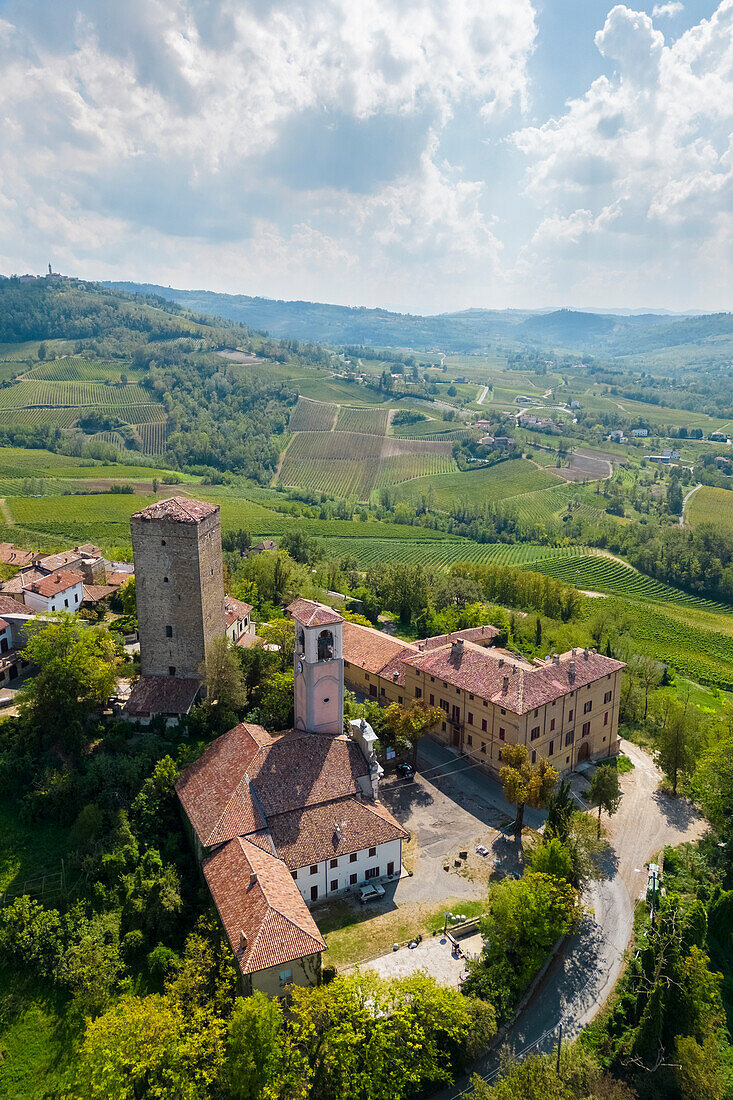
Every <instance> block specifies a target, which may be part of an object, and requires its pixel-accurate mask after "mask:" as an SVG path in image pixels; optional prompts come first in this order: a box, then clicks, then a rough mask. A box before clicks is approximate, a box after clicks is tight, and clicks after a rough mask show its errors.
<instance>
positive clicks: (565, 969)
mask: <svg viewBox="0 0 733 1100" xmlns="http://www.w3.org/2000/svg"><path fill="white" fill-rule="evenodd" d="M621 745H622V750H623V752H625V753H626V755H627V756H629V757H630V758H631V760H632V761H633V762H634V770H633V771H632V772H629V773H627V774H626V775H625V776H623V777H622V779H621V786H622V790H623V798H622V800H621V806H620V808H619V811H618V813H617V814H616V816H615V817H613V818H611V819H610V821H608V820H607V821H606V822H605V824H606V827H607V832H608V835H609V840H610V841H611V844H612V853H611V859H610V861H609V865H608V877H607V878H606V879H604V880H603V881H601V882H597V883H593V884H592V886H591V888H590V889H589V890H588V891H587V892H586V894H585V896H584V898H583V901H584V903H585V905H586V906H587V907H588V908H589V909H591V910H592V913H591V914H590V915H589V916H588V917H586V918H585V919H584V920H583V921H582V923H581V925H580V927H579V928H578V930H577V932H576V933H575V934H574V935H573V936H572V937H571V939H570V940H569V942H568V944H567V946H566V948H565V950H564V951H563V952H562V953H561V954H560V955H559V956H558V957H557V958H556V959H555V961H554V963H553V964H552V966H551V967H550V969H549V970H548V972H547V974H546V975H545V977H544V979H543V981H542V983H541V984H540V986H539V987H538V988H537V990H536V991H535V994H534V996H533V997H532V999H531V1000H530V1001H529V1003H528V1004H527V1006H526V1008H525V1009H524V1011H523V1012H522V1013H521V1014H520V1016H519V1017H518V1018H517V1019H516V1020H515V1022H514V1024H513V1025H512V1027H511V1028H510V1030H509V1033H508V1035H507V1044H508V1045H509V1046H510V1047H512V1048H513V1049H514V1050H515V1051H517V1052H522V1051H524V1050H525V1049H526V1048H528V1047H532V1048H533V1049H534V1050H539V1051H549V1050H551V1049H552V1047H553V1045H554V1044H555V1042H556V1037H557V1029H558V1026H559V1024H560V1023H562V1026H563V1036H564V1037H566V1038H573V1037H574V1036H576V1035H577V1034H578V1033H579V1032H580V1031H581V1029H582V1028H583V1027H585V1026H586V1025H587V1024H589V1023H590V1022H591V1020H592V1019H593V1018H594V1017H595V1015H596V1014H597V1012H598V1011H599V1009H600V1008H601V1007H602V1006H603V1004H604V1003H605V1001H606V999H607V998H608V996H609V995H610V993H611V992H612V990H613V987H614V985H615V984H616V981H617V979H618V976H619V974H620V973H621V968H622V966H623V961H624V953H625V951H626V948H627V947H628V944H629V941H630V940H631V935H632V931H633V920H634V901H635V900H636V899H637V898H638V897H640V896H641V895H642V894H643V893H644V892H645V891H646V881H647V872H646V869H645V867H644V864H645V863H647V862H648V861H649V860H650V859H651V858H652V856H654V855H656V854H657V853H658V852H659V851H660V849H661V848H662V847H663V846H664V845H665V844H680V843H682V841H684V840H692V839H694V838H695V837H697V836H700V835H701V834H702V832H703V831H704V821H703V820H702V819H701V818H700V816H699V815H698V814H697V813H696V811H695V810H694V808H692V807H691V806H690V805H689V804H688V803H687V802H685V801H684V800H680V799H673V798H671V797H669V796H667V795H664V794H662V793H661V792H660V791H659V790H658V789H657V788H658V785H659V780H660V774H659V772H658V771H657V769H656V767H655V766H654V763H653V762H652V760H651V758H650V757H649V756H648V755H647V754H646V753H645V752H642V750H641V749H639V748H637V747H636V746H635V745H632V744H630V743H629V742H627V741H623V742H622V743H621ZM479 774H480V773H479ZM498 1063H499V1052H498V1051H491V1052H490V1053H489V1054H488V1055H487V1057H486V1058H484V1059H481V1060H480V1061H479V1062H477V1063H476V1064H475V1065H474V1066H473V1067H472V1071H471V1072H472V1073H480V1074H482V1075H484V1076H487V1075H492V1074H495V1073H496V1070H497V1067H498ZM469 1083H470V1076H465V1077H464V1078H462V1079H461V1080H459V1081H457V1082H456V1084H455V1085H454V1086H452V1087H451V1088H450V1089H446V1090H444V1091H443V1092H441V1093H438V1094H437V1097H438V1100H451V1098H453V1097H456V1096H459V1095H460V1094H461V1091H462V1090H463V1089H466V1088H467V1087H468V1086H469Z"/></svg>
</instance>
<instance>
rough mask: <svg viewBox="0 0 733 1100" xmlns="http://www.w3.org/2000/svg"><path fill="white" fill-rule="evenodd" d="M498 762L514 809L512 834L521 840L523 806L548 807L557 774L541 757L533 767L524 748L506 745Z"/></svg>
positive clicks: (508, 799)
mask: <svg viewBox="0 0 733 1100" xmlns="http://www.w3.org/2000/svg"><path fill="white" fill-rule="evenodd" d="M501 760H502V768H501V771H500V772H499V778H500V780H501V785H502V787H503V788H504V797H505V798H506V800H507V802H512V803H514V805H516V807H517V817H516V820H515V822H514V831H515V833H516V835H517V836H519V837H521V835H522V825H523V823H524V807H525V806H534V807H539V806H546V805H547V803H548V800H549V798H550V796H551V794H552V791H553V789H554V787H555V784H556V783H557V772H556V771H555V769H554V768H553V767H552V765H551V764H549V763H548V761H547V760H544V759H543V758H540V759H539V760H538V761H537V763H536V764H532V763H531V762H530V758H529V753H528V751H527V748H526V746H524V745H506V746H505V747H504V748H503V749H502V752H501Z"/></svg>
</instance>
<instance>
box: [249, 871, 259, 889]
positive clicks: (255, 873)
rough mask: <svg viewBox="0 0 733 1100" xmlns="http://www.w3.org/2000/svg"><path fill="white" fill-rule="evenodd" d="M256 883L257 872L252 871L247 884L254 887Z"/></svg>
mask: <svg viewBox="0 0 733 1100" xmlns="http://www.w3.org/2000/svg"><path fill="white" fill-rule="evenodd" d="M256 882H257V872H256V871H253V872H252V874H251V875H250V876H249V884H250V886H254V885H255V883H256Z"/></svg>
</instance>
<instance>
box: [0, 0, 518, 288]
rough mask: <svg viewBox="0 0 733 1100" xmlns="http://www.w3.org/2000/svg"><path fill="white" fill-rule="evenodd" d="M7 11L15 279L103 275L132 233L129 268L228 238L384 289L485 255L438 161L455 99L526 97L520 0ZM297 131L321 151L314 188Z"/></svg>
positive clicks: (345, 0)
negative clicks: (355, 267)
mask: <svg viewBox="0 0 733 1100" xmlns="http://www.w3.org/2000/svg"><path fill="white" fill-rule="evenodd" d="M3 16H4V17H5V18H4V20H3V21H2V23H1V24H0V66H2V71H3V80H2V82H1V83H0V145H1V146H2V148H3V150H4V154H3V161H2V171H3V185H4V195H5V199H6V201H10V202H14V203H15V204H16V206H17V209H18V210H19V211H20V215H19V217H18V218H17V219H16V221H15V224H14V227H13V228H14V233H13V232H12V231H11V234H10V236H11V237H13V236H14V237H15V239H14V240H13V239H10V240H9V239H7V236H8V235H7V233H6V232H5V231H3V238H4V239H3V241H2V243H1V244H0V253H2V254H3V255H4V256H9V255H13V254H16V255H17V259H16V261H15V263H14V264H13V267H14V268H16V269H17V268H21V267H22V266H23V264H24V263H25V264H26V265H27V266H28V267H32V266H33V264H34V263H35V264H36V266H38V265H39V254H40V253H41V252H43V255H44V256H45V253H46V251H48V250H49V249H50V248H53V249H54V256H59V255H60V256H61V257H63V261H65V262H66V264H67V268H66V269H67V270H69V269H73V268H75V267H78V266H79V265H80V264H82V263H85V262H86V263H87V264H89V265H90V266H92V267H93V268H94V269H95V270H97V268H96V267H95V264H97V265H99V266H100V267H103V266H106V265H107V264H109V263H110V261H112V260H113V258H114V257H118V256H119V257H120V262H122V258H123V257H126V256H128V255H129V252H128V249H127V242H129V241H130V240H135V239H136V238H138V235H139V240H140V242H141V250H140V251H139V252H138V253H137V255H138V263H137V264H136V265H135V266H134V270H133V273H134V271H137V270H139V267H140V266H141V264H142V263H143V262H144V263H145V264H146V267H147V269H148V271H150V268H151V266H154V263H155V261H156V260H158V259H161V260H162V258H163V257H164V256H165V257H166V263H169V264H170V265H171V266H170V268H169V270H179V271H180V270H181V269H182V268H183V269H185V265H186V260H184V259H183V257H182V258H181V263H180V264H178V263H177V262H176V260H175V256H176V254H177V253H179V252H181V251H182V250H188V252H189V253H197V254H198V255H200V256H201V258H202V263H203V264H204V265H206V264H207V262H208V259H207V257H208V254H209V248H210V246H213V247H214V248H222V247H223V243H224V242H225V241H226V240H227V239H228V240H232V241H234V242H235V244H234V252H229V255H231V256H232V257H233V256H234V254H235V252H236V248H237V245H236V242H237V241H243V242H245V241H246V242H248V247H249V249H250V251H251V252H254V253H257V255H258V258H259V262H260V263H263V262H264V259H263V258H264V248H265V245H264V242H268V244H269V246H270V248H271V251H270V253H269V261H270V263H271V264H272V265H273V267H274V268H278V267H279V269H280V270H281V271H282V272H283V275H284V277H288V278H289V276H290V274H291V273H292V272H293V271H294V270H296V269H298V270H301V268H300V267H299V265H301V264H302V263H303V262H305V261H307V263H309V264H311V265H313V266H314V267H317V266H318V265H319V264H322V265H323V267H324V270H330V269H331V268H330V265H331V264H332V263H335V264H337V265H341V266H342V265H343V263H344V257H346V256H351V257H352V258H353V257H356V256H357V255H364V256H368V257H369V262H370V263H371V264H373V265H374V271H373V275H374V287H375V288H376V287H377V286H378V284H379V269H380V264H382V265H383V264H384V263H385V262H387V263H389V264H394V265H395V267H397V266H398V257H397V255H396V253H397V252H398V250H399V249H402V250H403V252H404V255H405V257H407V258H409V257H410V256H411V257H413V259H414V258H415V257H417V256H418V255H425V254H427V253H428V252H430V251H431V249H432V253H433V254H434V255H435V254H436V253H437V251H438V250H439V249H440V248H442V249H443V254H444V256H445V257H452V259H453V261H454V262H457V255H458V250H459V249H458V242H460V246H461V247H462V248H463V249H464V255H465V257H466V258H467V260H468V259H470V258H474V259H475V257H476V256H477V255H482V256H487V257H488V256H489V255H491V256H495V255H496V242H495V239H494V238H493V234H492V232H491V228H490V223H489V222H484V220H483V218H482V216H481V213H480V210H479V205H480V197H481V185H480V184H479V183H477V182H471V181H466V180H464V179H463V178H462V177H461V174H460V173H459V172H457V171H455V170H454V169H453V168H451V167H450V166H448V165H444V164H442V163H441V164H439V163H438V157H437V153H436V146H437V136H436V135H439V134H440V133H441V132H442V131H443V129H444V128H445V126H446V125H447V124H448V123H449V122H450V120H451V117H452V116H453V114H454V112H455V111H456V110H457V109H458V108H461V109H464V108H465V106H466V105H467V104H470V105H471V108H472V110H473V111H474V112H476V113H480V114H481V115H482V116H483V117H484V118H485V119H486V120H487V121H489V120H492V119H496V118H497V117H500V116H501V115H502V114H504V113H506V112H508V111H509V110H510V109H512V108H514V107H515V106H517V105H521V104H524V103H525V102H526V101H527V97H528V76H527V61H528V58H529V56H530V54H531V52H532V50H533V47H534V40H535V35H536V25H535V17H534V9H533V6H532V2H531V0H492V3H491V4H490V5H486V4H485V3H484V2H483V0H452V3H451V4H450V5H447V4H445V3H443V2H442V0H247V2H242V0H213V2H212V0H126V3H125V4H124V5H121V4H120V3H119V0H76V2H75V3H74V5H73V6H72V5H63V4H62V5H59V4H58V3H56V0H10V2H8V3H6V4H5V7H4V9H3ZM305 120H307V127H306V126H305V124H304V123H305ZM390 120H391V121H390ZM301 124H302V134H304V135H307V137H308V140H312V141H314V142H315V143H316V146H315V148H316V155H317V156H320V155H321V150H322V149H323V148H326V149H327V150H328V152H329V154H330V155H331V156H332V157H333V162H334V163H333V164H329V163H328V157H327V156H325V155H324V156H323V160H324V166H323V169H322V171H321V172H320V174H319V175H318V179H317V181H315V180H314V178H313V177H314V173H313V172H312V171H305V168H306V167H309V166H308V159H309V156H310V158H311V160H312V158H313V155H314V154H313V150H309V149H308V148H307V147H302V143H301V144H299V130H300V129H301ZM382 124H383V125H384V127H385V129H384V134H385V135H386V136H385V137H384V138H383V137H382V131H381V130H380V129H379V126H380V125H382ZM329 131H335V137H333V138H332V140H331V142H330V144H328V142H326V140H325V137H324V135H326V134H327V133H328V132H329ZM342 134H343V135H345V138H344V141H343V148H342V149H340V148H339V139H340V137H341V136H342ZM365 135H366V137H369V136H370V135H371V142H372V143H371V145H367V144H365V142H366V137H365ZM319 142H320V144H318V143H319ZM286 146H287V148H286ZM285 153H286V154H287V156H288V157H289V158H290V159H289V160H288V163H287V166H286V167H287V171H286V170H285V169H283V167H282V164H283V156H284V154H285ZM397 154H400V155H397ZM367 156H368V157H369V158H371V159H372V160H374V159H376V160H380V161H381V162H382V163H381V164H378V165H375V164H373V163H366V162H364V163H360V160H359V158H360V157H361V158H365V157H367ZM298 158H300V160H299V159H298ZM352 161H353V166H352V165H351V163H350V162H352ZM345 163H346V169H348V170H346V169H345V168H344V164H345ZM336 169H338V170H336ZM365 178H366V179H367V180H368V182H367V183H364V182H363V180H364V179H365ZM2 216H3V212H2V209H0V217H2ZM0 229H3V230H7V222H6V224H5V226H4V227H3V226H2V224H0ZM214 238H215V239H214ZM153 241H155V242H156V248H157V253H156V255H155V256H153V255H150V256H149V257H148V254H149V253H150V250H151V247H152V242H153ZM143 257H145V259H144V260H143ZM55 262H56V261H55ZM58 262H59V264H61V262H62V260H59V261H58ZM44 263H45V261H44ZM128 271H129V268H128ZM120 274H122V272H120ZM405 277H406V278H407V279H409V280H410V282H411V285H413V284H412V276H411V275H408V274H407V273H406V275H405ZM161 278H162V275H161ZM232 281H233V282H234V281H236V273H235V272H234V273H232ZM336 285H337V286H341V285H342V284H341V283H340V282H339V281H338V280H337V281H336ZM255 289H256V288H255ZM275 290H276V288H274V287H273V291H275ZM300 292H301V293H303V294H304V293H306V292H307V287H306V286H303V285H301V288H300ZM333 294H334V291H333V290H332V291H331V296H333Z"/></svg>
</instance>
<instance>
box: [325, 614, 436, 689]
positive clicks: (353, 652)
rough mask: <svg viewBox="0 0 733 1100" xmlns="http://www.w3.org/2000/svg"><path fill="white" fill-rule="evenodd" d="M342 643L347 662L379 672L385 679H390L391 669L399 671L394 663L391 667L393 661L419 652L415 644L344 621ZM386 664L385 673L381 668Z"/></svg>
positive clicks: (371, 628)
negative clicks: (387, 667) (386, 669)
mask: <svg viewBox="0 0 733 1100" xmlns="http://www.w3.org/2000/svg"><path fill="white" fill-rule="evenodd" d="M343 645H344V659H345V660H347V661H348V662H349V664H352V665H356V666H357V667H358V668H363V669H365V671H366V672H373V673H374V674H375V675H377V674H379V673H381V674H382V675H384V676H386V678H387V679H392V675H391V674H392V672H393V671H400V670H399V669H398V668H397V666H396V665H395V667H394V668H393V667H392V666H393V664H394V662H398V663H400V659H401V658H403V657H407V656H410V655H411V654H413V653H418V652H419V650H418V647H417V646H416V645H411V644H410V643H409V642H403V641H401V640H400V639H399V638H392V637H391V636H390V635H389V634H383V633H382V631H381V630H375V629H374V628H373V627H370V626H360V625H359V624H358V623H350V622H345V623H344V629H343ZM387 665H389V670H388V671H387V672H386V673H385V672H383V669H384V668H385V667H386V666H387Z"/></svg>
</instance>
